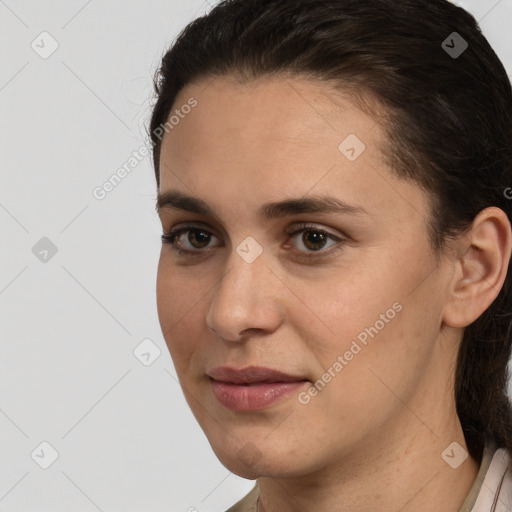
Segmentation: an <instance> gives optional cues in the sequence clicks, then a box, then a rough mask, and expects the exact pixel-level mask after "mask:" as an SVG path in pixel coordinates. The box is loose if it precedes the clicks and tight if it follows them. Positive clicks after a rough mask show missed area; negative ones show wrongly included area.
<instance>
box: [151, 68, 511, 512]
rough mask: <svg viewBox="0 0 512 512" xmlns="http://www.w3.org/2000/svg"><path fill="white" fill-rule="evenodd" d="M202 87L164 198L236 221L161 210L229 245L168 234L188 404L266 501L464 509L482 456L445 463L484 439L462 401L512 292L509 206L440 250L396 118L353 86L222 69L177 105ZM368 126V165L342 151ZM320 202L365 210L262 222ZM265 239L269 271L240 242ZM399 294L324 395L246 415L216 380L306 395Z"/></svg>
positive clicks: (177, 356) (162, 280) (301, 507)
mask: <svg viewBox="0 0 512 512" xmlns="http://www.w3.org/2000/svg"><path fill="white" fill-rule="evenodd" d="M190 97H194V98H196V99H197V101H198V105H197V107H195V109H193V111H192V112H191V113H190V114H188V115H187V116H186V117H185V118H184V119H183V120H181V122H180V123H179V125H177V126H176V127H174V129H173V130H172V131H169V133H167V134H166V135H165V136H164V139H163V144H162V153H161V160H160V165H161V170H160V180H161V186H160V191H161V192H165V191H169V190H177V191H180V192H182V193H185V194H188V195H193V196H196V197H198V198H201V199H202V200H204V201H206V202H207V203H208V204H209V205H210V206H211V208H212V209H213V210H214V211H215V212H216V215H217V216H218V219H215V218H212V217H209V216H203V215H200V214H196V213H190V212H186V211H181V210H175V209H172V208H162V209H161V210H160V211H159V216H160V219H161V222H162V227H163V230H164V231H165V232H168V231H170V230H171V228H173V227H175V226H182V225H184V224H185V223H189V224H192V223H193V224H195V226H196V229H199V230H201V229H203V230H206V231H208V232H209V233H211V238H210V239H207V241H206V243H204V242H203V245H198V242H197V239H195V240H194V239H192V242H194V241H195V243H196V245H195V246H194V245H192V244H191V241H190V239H189V238H187V235H188V234H189V233H190V232H187V233H185V234H184V235H181V237H180V238H179V240H178V242H177V244H178V245H180V244H181V245H180V246H181V247H182V248H183V249H188V250H190V251H194V250H195V251H196V253H198V252H200V251H202V252H201V254H200V255H196V256H190V255H189V256H187V255H185V256H183V255H177V254H176V253H175V252H174V251H173V250H172V247H171V245H170V244H163V245H162V251H161V257H160V261H159V266H158V278H157V303H158V314H159V318H160V324H161V328H162V332H163V333H164V337H165V340H166V343H167V345H168V348H169V351H170V354H171V356H172V359H173V362H174V365H175V368H176V372H177V375H178V378H179V380H180V383H181V386H182V388H183V391H184V394H185V397H186V399H187V402H188V404H189V405H190V408H191V410H192V412H193V414H194V415H195V417H196V419H197V421H198V422H199V424H200V426H201V428H202V429H203V430H204V432H205V434H206V436H207V438H208V440H209V442H210V444H211V446H212V448H213V450H214V452H215V454H216V455H217V457H218V458H219V460H220V461H221V462H222V463H223V464H224V465H225V466H226V467H227V468H228V469H229V470H231V471H232V472H234V473H236V474H238V475H240V476H242V477H245V478H249V479H257V481H258V484H259V488H260V499H261V502H260V506H259V510H260V512H262V511H266V512H277V511H280V512H287V511H290V512H291V511H303V512H310V511H316V510H333V511H340V512H341V511H343V512H363V511H364V512H368V511H382V510H389V511H393V510H395V511H398V510H400V511H401V512H407V511H413V510H414V511H415V512H418V511H419V512H421V511H432V510H436V511H440V510H443V511H453V512H456V511H457V510H458V508H459V507H460V506H461V504H462V502H463V501H464V498H465V497H466V495H467V493H468V491H469V489H470V487H471V485H472V484H473V481H474V480H475V477H476V474H477V471H478V467H479V461H476V460H474V459H473V458H472V457H468V458H467V459H466V460H465V461H464V462H462V463H461V464H460V465H459V466H458V467H457V468H456V469H453V468H452V467H450V466H449V465H448V464H447V463H446V462H445V460H443V458H442V457H441V453H442V452H443V451H444V450H445V449H446V448H447V447H448V446H449V445H450V444H451V443H452V442H457V443H459V445H460V446H461V449H463V450H467V446H466V443H465V440H464V436H463V433H462V429H461V425H460V422H459V419H458V417H457V414H456V410H455V402H454V397H453V388H454V369H455V367H456V355H457V350H458V346H459V343H460V339H461V335H462V333H463V329H464V327H465V326H467V325H468V324H469V323H471V322H472V321H473V320H474V319H476V318H477V317H478V316H479V315H480V314H481V313H482V312H483V311H484V310H485V309H486V308H487V307H488V306H489V305H490V304H491V302H492V301H493V300H494V298H495V297H496V296H497V294H498V292H499V290H500V289H501V286H502V285H503V281H504V279H505V275H506V268H507V265H508V260H509V257H510V251H511V238H512V236H511V230H510V224H509V222H508V220H507V218H506V215H505V214H504V213H503V211H502V210H499V209H498V208H488V209H486V210H484V211H482V212H481V213H480V214H479V216H478V217H477V218H476V219H475V222H474V224H473V227H472V229H471V230H470V231H468V233H467V234H465V235H464V236H461V237H460V238H459V239H457V240H455V241H453V242H451V243H450V245H449V246H448V248H447V250H446V253H444V254H443V255H442V256H441V257H440V258H439V260H437V259H436V258H434V255H433V253H432V251H431V250H430V245H429V238H428V231H427V225H426V220H427V219H428V215H429V212H430V203H429V198H428V196H427V195H426V194H425V192H424V191H423V190H422V189H420V188H419V186H417V185H416V184H415V183H413V182H410V181H405V180H403V179H400V178H398V177H396V175H395V174H393V172H392V171H391V169H389V168H388V167H387V166H386V164H385V162H384V158H383V156H382V154H381V152H380V147H381V146H382V144H383V142H384V141H385V134H384V131H383V128H382V127H381V125H380V124H378V123H376V121H375V119H373V118H372V117H369V116H368V115H367V114H365V113H363V112H362V111H361V110H360V109H359V108H357V107H356V106H355V104H354V103H352V102H351V101H350V97H349V96H345V95H342V94H341V93H340V92H337V93H334V92H333V91H331V90H330V89H328V87H327V86H326V85H325V84H321V83H316V82H313V81H308V80H306V79H299V78H293V79H291V78H287V79H285V78H274V79H260V80H257V81H251V82H248V83H245V84H242V83H239V82H238V81H237V80H235V79H234V78H233V77H222V78H215V79H213V80H209V81H206V80H202V81H200V82H197V83H195V84H192V85H188V86H187V87H185V88H184V89H183V90H182V91H181V92H180V94H179V96H178V98H177V100H176V102H175V107H176V106H179V105H183V104H185V103H186V102H187V101H188V99H189V98H190ZM349 134H356V135H357V137H358V138H359V139H360V140H362V141H363V142H364V144H365V145H366V150H365V151H364V152H363V153H362V154H361V155H360V156H359V157H358V158H357V159H356V160H355V161H349V160H348V159H347V158H346V157H345V156H344V155H343V154H342V153H341V152H340V151H339V150H338V146H339V144H340V143H341V142H342V141H343V140H344V139H345V138H346V137H347V135H349ZM313 195H315V196H316V195H331V196H335V197H336V198H338V199H341V200H343V201H345V202H347V203H349V204H351V205H358V206H360V207H362V208H364V210H365V213H364V214H360V215H349V214H346V213H300V214H293V215H289V216H285V217H283V218H279V219H272V220H266V219H264V218H261V217H259V216H258V215H257V213H256V212H257V210H258V208H259V207H260V206H261V205H262V204H264V203H267V202H269V201H277V200H283V199H288V198H292V197H293V198H295V197H297V198H300V197H303V196H307V197H309V196H313ZM300 222H308V223H313V224H314V225H315V229H319V230H323V231H327V232H328V233H330V234H333V235H334V236H336V237H338V238H339V239H342V240H344V241H342V242H337V241H336V240H331V239H329V238H327V239H326V241H325V242H324V247H323V248H321V249H320V250H319V251H314V250H312V249H311V243H310V245H306V243H307V240H306V243H305V241H304V240H303V238H302V236H303V234H304V231H300V232H299V233H298V234H295V235H290V234H289V233H291V231H294V230H295V229H300V226H299V227H298V228H297V226H298V224H299V223H300ZM198 223H199V227H197V224H198ZM292 228H295V229H292ZM306 231H307V230H306ZM313 231H314V230H313ZM196 233H197V231H195V232H193V233H192V235H193V234H196ZM248 236H252V237H253V238H254V239H255V240H256V241H257V242H258V243H259V244H260V245H261V247H262V248H263V252H262V253H261V254H260V255H259V256H258V258H257V259H255V261H253V262H252V263H247V262H246V261H245V260H244V259H242V258H241V257H240V256H239V254H238V253H237V252H236V248H237V246H238V245H239V244H240V243H241V242H242V241H244V239H245V238H246V237H248ZM200 240H201V239H200ZM205 246H206V248H202V247H205ZM195 247H197V248H195ZM336 247H337V248H338V249H339V250H337V251H335V252H333V250H334V249H336ZM321 253H324V254H326V255H324V256H323V257H322V256H321V255H320V254H321ZM328 253H329V254H328ZM306 254H313V256H314V257H312V258H311V259H310V260H306V258H305V257H304V255H306ZM327 254H328V255H327ZM395 303H399V304H400V305H401V306H402V309H401V311H400V312H397V313H396V315H395V316H394V318H393V319H392V320H389V321H388V322H387V323H385V326H384V327H383V328H382V329H380V330H379V332H378V334H377V335H375V336H374V337H373V338H368V343H367V345H366V346H363V348H362V350H361V351H360V352H359V353H358V354H357V355H356V356H354V357H353V359H352V360H351V361H349V362H348V364H347V365H346V366H344V367H343V369H342V370H341V371H339V372H337V373H336V372H335V377H333V378H332V379H331V381H330V382H329V383H328V384H327V385H326V386H325V387H324V388H323V389H322V390H321V391H320V392H318V393H317V395H316V396H315V397H314V398H311V400H310V401H309V403H307V404H303V403H300V401H299V400H298V392H296V393H294V394H293V395H292V396H290V397H288V398H285V399H283V400H280V401H278V402H276V403H274V404H272V405H271V406H269V407H267V408H266V409H264V410H260V411H251V412H234V411H231V410H228V409H226V408H225V407H224V406H223V405H221V404H220V403H219V402H218V401H217V400H216V398H215V396H214V395H213V393H212V391H211V387H210V380H209V377H208V376H207V375H206V373H207V372H208V371H209V370H210V369H212V368H213V367H216V366H222V365H230V366H234V367H236V368H241V367H245V366H248V365H260V366H266V367H270V368H273V369H278V370H281V371H284V372H286V373H290V374H293V375H301V376H304V378H305V379H307V380H309V382H308V383H305V384H304V386H303V388H301V391H307V390H308V389H310V388H311V387H312V386H313V383H315V382H316V381H317V380H318V379H319V378H320V377H321V376H322V375H323V374H324V372H326V370H327V369H328V368H332V367H333V364H334V363H335V361H336V360H337V357H338V356H339V355H343V354H345V352H346V351H348V350H349V349H350V346H351V343H352V341H353V340H354V339H356V337H357V335H358V334H359V333H361V332H362V331H364V329H365V328H368V327H370V326H374V325H375V323H376V321H377V320H379V318H381V317H380V315H381V314H383V313H385V312H386V311H387V310H388V309H389V308H391V307H392V305H393V304H395ZM240 450H241V451H240ZM248 454H249V455H248Z"/></svg>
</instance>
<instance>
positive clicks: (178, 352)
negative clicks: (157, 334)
mask: <svg viewBox="0 0 512 512" xmlns="http://www.w3.org/2000/svg"><path fill="white" fill-rule="evenodd" d="M208 289H209V287H208V286H206V285H205V287H202V286H201V285H200V283H198V282H197V279H194V278H193V277H192V276H190V275H188V273H187V272H183V271H182V270H181V269H177V267H176V266H175V265H171V264H169V262H168V261H166V259H165V257H164V258H162V257H161V258H160V262H159V264H158V273H157V280H156V295H157V297H156V298H157V310H158V318H159V321H160V327H161V330H162V334H163V337H164V339H165V342H166V344H167V347H168V349H169V352H170V354H171V357H172V359H173V362H174V364H175V366H176V367H177V368H178V367H181V366H182V365H183V362H184V361H186V360H189V359H190V357H191V354H192V353H193V351H194V350H195V348H196V347H195V343H197V341H194V340H199V339H201V336H200V335H199V334H198V333H199V331H200V330H201V329H202V326H203V324H204V319H205V315H206V312H205V307H206V304H207V301H208V296H207V295H208V294H207V290H208ZM205 290H206V291H205Z"/></svg>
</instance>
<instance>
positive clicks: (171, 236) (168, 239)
mask: <svg viewBox="0 0 512 512" xmlns="http://www.w3.org/2000/svg"><path fill="white" fill-rule="evenodd" d="M187 231H202V232H204V233H207V234H209V235H213V233H211V232H210V231H208V230H206V229H204V228H202V227H201V226H197V225H191V226H184V227H181V228H178V229H175V230H171V231H170V232H169V233H165V232H164V233H163V234H162V236H161V239H162V242H163V243H165V244H169V245H170V246H171V249H172V250H173V251H175V252H176V253H177V254H178V255H180V256H192V257H194V256H200V255H201V253H204V252H205V251H206V250H207V249H206V250H205V249H196V250H188V249H181V248H180V247H178V246H177V245H176V244H175V241H176V238H178V237H179V236H180V235H181V234H183V233H186V232H187ZM307 231H311V232H313V233H321V234H323V235H325V236H326V237H327V238H330V239H331V240H334V241H336V242H339V243H343V242H344V241H345V240H343V239H341V238H338V237H336V236H334V235H332V234H331V233H329V232H327V231H324V230H323V229H319V228H318V227H317V226H315V225H314V224H307V223H306V224H300V225H298V226H297V229H295V230H294V231H293V232H291V233H287V235H288V236H289V237H290V238H292V237H294V236H295V235H297V234H298V233H303V232H307ZM213 236H215V235H213ZM331 247H334V246H331ZM339 249H340V247H338V248H337V249H336V250H335V251H327V250H326V251H324V250H323V249H319V250H318V251H307V252H309V253H310V254H307V252H306V253H303V252H304V251H299V252H300V253H303V254H301V256H300V257H302V258H304V259H308V258H321V257H324V256H329V255H331V254H332V253H333V252H336V251H337V250H339Z"/></svg>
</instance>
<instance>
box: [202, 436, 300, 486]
mask: <svg viewBox="0 0 512 512" xmlns="http://www.w3.org/2000/svg"><path fill="white" fill-rule="evenodd" d="M211 446H212V449H213V451H214V453H215V455H216V456H217V458H218V459H219V461H220V462H221V464H222V465H223V466H225V467H226V468H227V469H228V470H229V471H231V472H232V473H234V474H235V475H238V476H240V477H242V478H246V479H248V480H255V479H256V478H259V477H261V476H274V477H284V476H295V475H298V474H301V473H302V472H303V471H302V470H301V468H300V464H301V463H302V464H303V463H304V462H305V461H304V454H303V453H298V454H295V455H293V454H292V453H290V452H284V451H283V450H282V449H281V450H279V448H277V446H280V447H282V446H283V445H282V444H278V445H277V446H264V443H261V442H258V441H254V442H251V441H250V440H243V441H241V440H239V441H238V442H237V443H235V442H231V443H229V442H228V441H225V442H223V443H219V444H218V445H214V444H211Z"/></svg>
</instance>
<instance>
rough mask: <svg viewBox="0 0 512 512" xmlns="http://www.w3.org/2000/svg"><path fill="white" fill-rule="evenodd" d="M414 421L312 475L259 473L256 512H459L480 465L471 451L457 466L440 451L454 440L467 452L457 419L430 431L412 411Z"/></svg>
mask: <svg viewBox="0 0 512 512" xmlns="http://www.w3.org/2000/svg"><path fill="white" fill-rule="evenodd" d="M408 414H409V417H411V416H413V415H411V414H410V412H409V413H408ZM413 424H415V426H416V428H414V429H413V428H411V425H413ZM411 425H409V428H407V429H405V430H402V431H401V432H407V434H405V435H402V436H396V437H395V438H394V439H391V440H390V438H389V437H387V438H384V436H379V438H376V439H375V440H374V442H373V443H371V445H370V444H367V445H366V446H364V447H360V446H359V447H357V450H356V449H354V450H353V451H352V452H351V453H348V454H347V455H346V457H344V458H343V460H341V459H340V460H339V461H338V464H336V465H330V466H328V467H327V466H326V467H324V468H322V469H321V470H319V471H317V472H315V473H314V474H311V473H310V474H308V475H303V476H300V477H293V478H275V477H260V478H258V487H259V491H260V498H259V503H258V509H257V510H258V512H278V511H279V512H292V511H294V512H296V511H300V512H316V511H318V510H331V511H334V512H373V511H375V512H377V511H378V512H381V511H382V510H400V512H430V511H432V510H442V511H446V512H457V511H458V510H459V508H460V507H461V505H462V503H463V501H464V499H465V497H466V496H467V494H468V492H469V490H470V488H471V486H472V485H473V482H474V481H475V479H476V475H477V473H478V469H479V464H480V461H477V460H475V459H474V458H472V457H471V455H469V453H468V457H467V459H466V460H465V461H464V462H462V463H461V464H460V466H458V467H457V468H455V469H454V468H452V467H451V466H450V465H449V464H448V463H447V462H446V461H445V460H444V459H443V458H442V456H441V454H442V453H443V452H444V451H445V449H446V448H447V447H448V446H449V445H451V444H452V443H453V442H454V441H456V442H457V443H458V444H459V445H460V446H462V448H463V449H464V450H465V451H466V452H469V450H468V448H467V446H466V442H465V439H464V435H463V432H462V427H461V425H460V422H459V420H458V418H457V417H456V416H455V418H452V419H451V421H450V422H449V424H447V425H445V428H444V429H442V430H438V429H437V428H436V429H435V430H434V429H433V430H430V429H429V428H428V427H427V426H426V425H425V424H423V423H422V422H420V421H418V418H415V417H414V416H413V417H412V418H411ZM383 447H384V448H383ZM454 457H455V458H456V457H458V453H457V449H456V450H455V451H454V452H452V451H448V452H447V453H446V454H445V458H446V459H447V460H451V462H452V464H454V465H455V462H456V461H455V462H454Z"/></svg>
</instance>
